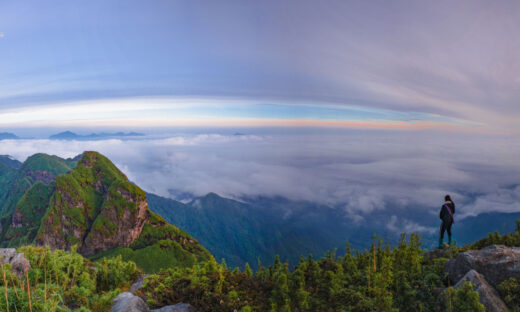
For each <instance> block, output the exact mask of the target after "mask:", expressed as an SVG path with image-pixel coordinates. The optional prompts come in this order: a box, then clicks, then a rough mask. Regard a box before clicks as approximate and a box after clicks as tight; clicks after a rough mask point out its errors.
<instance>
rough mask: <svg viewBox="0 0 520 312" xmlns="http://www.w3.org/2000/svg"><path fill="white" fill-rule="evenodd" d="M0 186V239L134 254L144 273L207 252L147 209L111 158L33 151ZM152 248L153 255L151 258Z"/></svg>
mask: <svg viewBox="0 0 520 312" xmlns="http://www.w3.org/2000/svg"><path fill="white" fill-rule="evenodd" d="M6 175H7V178H6V179H4V183H3V185H2V187H3V189H4V190H5V193H4V196H3V197H2V198H1V201H0V204H1V207H2V210H1V211H2V214H3V215H2V218H1V224H2V228H1V232H0V242H1V245H2V246H6V247H7V246H8V247H19V246H22V245H25V244H36V245H41V246H49V247H51V248H52V249H64V250H70V249H72V248H77V250H78V251H79V252H80V253H81V254H82V255H84V256H89V257H92V258H93V259H101V258H103V257H115V256H117V255H121V256H122V257H123V259H128V260H130V259H131V260H133V261H134V262H136V263H137V264H138V265H139V266H140V267H141V268H143V269H144V270H145V271H147V272H154V271H157V270H159V269H161V268H166V267H170V266H173V265H187V266H189V265H193V264H195V263H197V262H198V261H202V260H206V259H209V258H211V255H210V254H209V252H207V251H206V250H205V249H204V248H203V247H202V246H200V245H199V244H198V243H197V241H196V240H195V239H194V238H192V237H191V236H190V235H188V234H187V233H185V232H183V231H182V230H180V229H178V228H177V227H175V226H173V225H170V224H168V223H167V222H166V221H165V220H164V219H163V218H162V217H160V216H159V215H157V214H155V213H152V212H151V211H150V210H149V208H148V203H147V199H146V194H145V193H144V191H142V190H141V189H140V188H139V187H138V186H136V185H135V184H132V183H130V182H129V181H128V178H127V177H126V175H124V173H122V172H121V171H120V170H119V169H118V168H117V167H116V166H115V165H114V164H113V163H112V162H111V161H110V160H109V159H107V158H106V157H104V156H103V155H101V154H99V153H97V152H85V153H83V154H82V155H81V156H79V157H76V158H74V159H61V158H59V157H57V156H50V155H46V154H36V155H33V156H31V157H29V158H28V159H27V160H26V161H25V162H24V163H23V164H22V165H21V166H20V167H19V168H18V169H16V168H11V169H10V170H9V171H8V172H7V173H6ZM150 255H153V256H154V257H153V260H152V259H151V258H150V257H149V256H150Z"/></svg>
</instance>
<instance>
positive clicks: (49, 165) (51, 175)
mask: <svg viewBox="0 0 520 312" xmlns="http://www.w3.org/2000/svg"><path fill="white" fill-rule="evenodd" d="M17 165H18V163H16V162H15V163H14V166H15V167H12V166H11V167H10V169H8V170H7V171H6V172H5V174H3V175H2V176H3V177H2V181H0V191H1V193H0V216H5V215H6V214H9V213H12V212H13V210H14V207H15V206H16V204H17V203H18V201H19V200H20V199H21V198H22V196H23V195H24V194H25V192H27V191H28V190H29V189H30V188H31V186H32V185H33V184H35V183H36V182H42V183H44V184H49V183H50V182H52V181H54V179H55V178H56V176H58V175H60V174H63V173H66V172H69V171H71V170H72V168H73V167H74V166H75V161H74V160H66V159H62V158H59V157H57V156H50V155H47V154H35V155H33V156H31V157H29V158H27V160H26V161H25V162H24V163H23V164H21V165H20V167H19V168H16V166H17Z"/></svg>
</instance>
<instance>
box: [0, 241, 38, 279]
mask: <svg viewBox="0 0 520 312" xmlns="http://www.w3.org/2000/svg"><path fill="white" fill-rule="evenodd" d="M0 263H2V264H10V265H11V268H12V270H13V273H15V274H16V275H17V276H18V278H20V279H23V278H24V276H25V270H26V269H27V270H30V269H31V264H30V263H29V260H27V259H26V258H25V255H24V254H23V253H17V252H16V249H14V248H1V249H0Z"/></svg>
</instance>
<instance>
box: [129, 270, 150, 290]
mask: <svg viewBox="0 0 520 312" xmlns="http://www.w3.org/2000/svg"><path fill="white" fill-rule="evenodd" d="M148 276H150V274H142V275H141V276H139V277H138V278H137V279H136V280H135V282H134V283H133V284H132V286H130V292H131V293H135V292H136V291H138V290H139V289H141V288H143V285H144V279H145V278H147V277H148Z"/></svg>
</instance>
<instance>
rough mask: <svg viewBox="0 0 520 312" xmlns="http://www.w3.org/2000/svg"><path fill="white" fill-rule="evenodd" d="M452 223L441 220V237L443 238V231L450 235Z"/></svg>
mask: <svg viewBox="0 0 520 312" xmlns="http://www.w3.org/2000/svg"><path fill="white" fill-rule="evenodd" d="M452 224H453V222H448V223H446V222H444V221H442V224H441V239H443V238H444V231H446V232H448V236H451V225H452Z"/></svg>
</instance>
